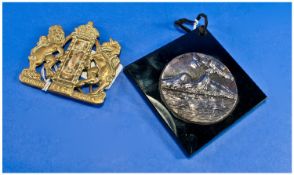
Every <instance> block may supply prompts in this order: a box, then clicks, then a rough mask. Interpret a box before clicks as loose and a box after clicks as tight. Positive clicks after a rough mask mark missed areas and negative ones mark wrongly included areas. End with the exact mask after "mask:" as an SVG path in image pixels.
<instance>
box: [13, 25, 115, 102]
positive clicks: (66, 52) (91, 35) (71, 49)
mask: <svg viewBox="0 0 294 175" xmlns="http://www.w3.org/2000/svg"><path fill="white" fill-rule="evenodd" d="M97 38H99V32H98V31H97V29H96V28H94V26H93V22H88V24H86V25H81V26H79V27H77V28H75V30H74V32H72V33H71V34H70V35H69V36H67V37H65V33H64V31H63V29H62V27H61V26H59V25H55V26H51V27H50V28H49V32H48V35H47V36H41V37H40V39H39V41H38V43H37V46H36V47H34V48H33V49H32V50H31V54H30V56H29V62H30V65H29V68H26V69H24V70H23V71H22V72H21V74H20V76H19V79H20V81H21V82H23V83H25V84H28V85H30V86H34V87H37V88H40V89H43V90H45V91H47V90H48V91H50V92H54V93H58V94H61V95H65V96H68V97H72V98H74V99H77V100H81V101H85V102H89V103H92V104H101V103H103V101H104V98H105V96H106V94H105V92H104V91H105V89H106V88H108V87H109V86H110V85H111V83H112V81H113V80H114V79H115V76H116V75H117V71H118V69H119V66H120V60H119V54H120V50H121V47H120V45H119V43H118V42H117V41H114V40H112V39H110V41H109V42H104V43H103V44H100V43H99V41H98V39H97ZM38 67H40V68H41V71H37V68H38Z"/></svg>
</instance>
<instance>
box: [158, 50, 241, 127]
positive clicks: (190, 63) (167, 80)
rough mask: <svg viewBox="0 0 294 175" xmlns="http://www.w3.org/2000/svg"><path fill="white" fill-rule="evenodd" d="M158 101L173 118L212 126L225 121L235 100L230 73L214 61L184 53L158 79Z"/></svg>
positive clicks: (216, 60) (234, 89)
mask: <svg viewBox="0 0 294 175" xmlns="http://www.w3.org/2000/svg"><path fill="white" fill-rule="evenodd" d="M159 81H160V82H159V91H160V95H161V99H162V100H163V102H164V103H165V105H166V106H167V108H168V109H169V110H170V111H171V112H172V113H173V114H174V115H175V117H177V118H179V119H181V120H184V121H186V122H190V123H196V124H204V125H207V124H213V123H216V122H219V121H221V120H223V119H224V118H226V117H227V116H228V115H229V114H230V113H231V112H232V111H233V109H234V108H235V106H236V104H237V101H238V90H237V85H236V82H235V79H234V77H233V75H232V74H231V72H230V70H229V69H228V68H227V67H226V66H225V65H224V64H223V63H222V62H220V61H219V60H218V59H217V58H215V57H213V56H210V55H206V54H202V53H196V52H192V53H186V54H183V55H179V56H177V57H175V58H174V59H172V60H171V61H170V62H169V63H168V64H167V66H166V67H165V68H164V70H163V72H162V73H161V76H160V80H159Z"/></svg>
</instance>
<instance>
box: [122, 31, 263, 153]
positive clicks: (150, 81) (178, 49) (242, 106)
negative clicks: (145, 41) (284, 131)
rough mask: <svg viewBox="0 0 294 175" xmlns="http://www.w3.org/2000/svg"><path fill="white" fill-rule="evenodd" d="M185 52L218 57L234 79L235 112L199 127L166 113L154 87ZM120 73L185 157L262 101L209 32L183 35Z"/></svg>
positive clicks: (249, 80) (257, 91)
mask: <svg viewBox="0 0 294 175" xmlns="http://www.w3.org/2000/svg"><path fill="white" fill-rule="evenodd" d="M188 52H200V53H204V54H208V55H211V56H214V57H216V58H219V60H220V61H221V62H222V63H223V64H224V65H226V66H227V67H228V69H229V70H230V72H231V73H232V75H233V76H234V78H235V81H236V84H237V87H238V98H239V100H238V102H237V105H236V107H235V109H234V110H233V111H232V112H231V113H230V114H229V115H228V116H227V117H226V118H225V119H224V120H222V121H220V122H218V123H215V124H211V125H200V124H192V123H187V122H185V121H182V120H180V119H178V118H176V117H175V116H174V115H173V114H172V112H170V111H169V110H168V108H167V107H166V106H165V104H164V103H163V101H162V99H161V98H160V92H159V88H158V85H159V77H160V75H161V72H162V71H163V69H164V68H165V66H166V65H167V64H168V63H169V62H170V61H171V60H172V59H173V58H175V57H176V56H179V55H181V54H184V53H188ZM124 72H125V73H126V75H127V76H128V77H129V78H130V79H131V80H134V83H135V84H136V85H137V87H138V88H139V89H140V90H141V92H143V95H144V96H145V97H146V99H147V100H148V101H149V102H150V104H151V106H153V107H154V109H155V111H156V112H157V113H158V116H159V117H160V118H161V119H162V121H163V123H165V124H166V126H167V127H168V128H169V129H170V131H172V133H173V135H174V137H175V138H176V140H177V142H178V143H180V145H181V146H182V148H183V149H184V150H185V153H186V155H191V154H193V153H194V152H195V151H197V150H198V149H200V148H201V147H202V146H203V145H205V144H206V143H208V142H209V141H210V140H212V139H213V138H214V137H215V136H217V135H218V134H219V133H220V132H222V131H223V130H224V129H226V128H227V127H229V126H230V125H232V124H233V123H234V122H235V121H237V120H238V119H239V118H241V117H242V116H243V115H244V114H245V113H246V112H248V111H249V110H251V109H252V108H253V107H255V106H256V105H257V104H259V103H260V102H262V101H263V100H264V99H265V98H266V95H265V94H264V93H263V92H262V91H261V89H260V88H259V87H258V86H257V85H256V84H255V83H254V81H253V80H252V79H251V78H250V77H249V76H248V75H247V74H246V73H245V71H244V70H243V69H242V68H241V67H240V66H239V65H238V63H237V62H236V61H235V60H234V59H233V57H232V56H231V55H230V54H229V53H228V52H227V51H226V50H225V49H224V48H223V47H222V46H221V44H220V43H219V42H218V41H217V40H216V39H215V38H214V37H213V36H212V35H211V33H210V32H209V31H207V33H206V34H205V35H200V32H199V30H198V29H196V30H193V31H191V32H189V33H186V34H185V35H183V36H181V37H179V38H178V39H176V40H174V41H172V42H170V43H169V44H167V45H165V46H163V47H161V48H159V49H157V50H155V51H153V52H152V53H150V54H148V55H146V56H144V57H143V58H141V59H139V60H137V61H135V62H134V63H131V64H129V65H128V66H126V67H125V69H124Z"/></svg>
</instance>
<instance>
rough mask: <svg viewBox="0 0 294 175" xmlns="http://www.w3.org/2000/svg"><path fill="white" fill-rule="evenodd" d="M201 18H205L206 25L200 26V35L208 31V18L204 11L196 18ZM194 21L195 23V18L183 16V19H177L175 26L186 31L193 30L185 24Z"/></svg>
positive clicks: (198, 19) (190, 23) (192, 23)
mask: <svg viewBox="0 0 294 175" xmlns="http://www.w3.org/2000/svg"><path fill="white" fill-rule="evenodd" d="M201 18H203V19H204V25H201V26H199V33H200V35H205V34H206V32H207V26H208V19H207V16H206V15H205V14H204V13H200V14H198V15H197V17H196V20H197V21H200V20H201ZM194 23H195V21H193V20H189V19H187V18H181V19H179V20H177V21H175V26H176V27H179V28H181V29H182V30H184V31H185V32H191V29H189V28H188V27H186V26H185V25H184V24H189V25H194Z"/></svg>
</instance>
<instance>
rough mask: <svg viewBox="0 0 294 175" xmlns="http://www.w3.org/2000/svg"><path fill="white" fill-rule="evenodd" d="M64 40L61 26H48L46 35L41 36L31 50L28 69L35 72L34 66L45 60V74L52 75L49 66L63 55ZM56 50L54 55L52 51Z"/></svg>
mask: <svg viewBox="0 0 294 175" xmlns="http://www.w3.org/2000/svg"><path fill="white" fill-rule="evenodd" d="M64 42H65V35H64V31H63V29H62V27H61V26H58V25H55V26H52V27H50V28H49V32H48V36H41V37H40V39H39V42H38V43H37V46H36V47H34V48H33V49H32V50H31V54H30V56H29V61H30V67H29V70H31V71H34V72H36V67H38V66H40V65H41V64H43V63H44V62H45V64H44V67H45V70H46V76H47V77H52V76H53V74H54V73H53V71H52V69H51V68H52V66H54V64H56V62H57V60H58V59H60V57H61V56H62V55H63V53H64V50H63V45H64ZM57 52H58V56H57V57H55V56H54V53H57Z"/></svg>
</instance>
